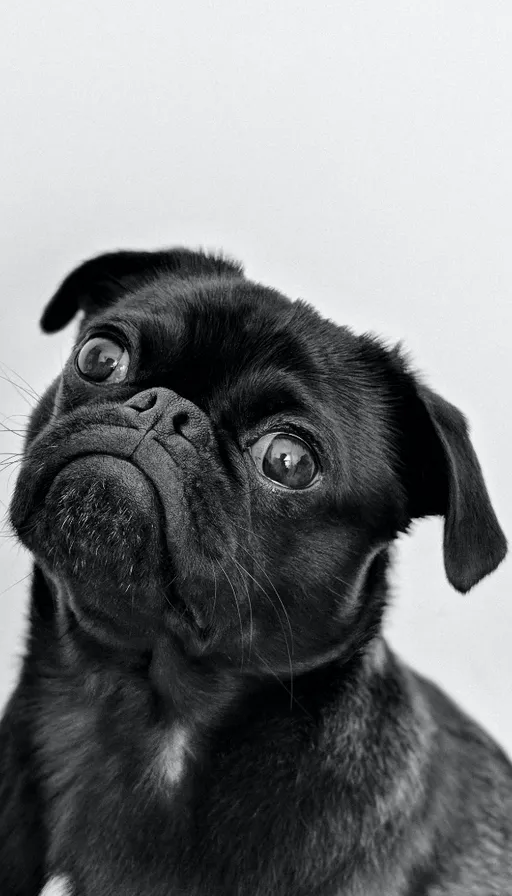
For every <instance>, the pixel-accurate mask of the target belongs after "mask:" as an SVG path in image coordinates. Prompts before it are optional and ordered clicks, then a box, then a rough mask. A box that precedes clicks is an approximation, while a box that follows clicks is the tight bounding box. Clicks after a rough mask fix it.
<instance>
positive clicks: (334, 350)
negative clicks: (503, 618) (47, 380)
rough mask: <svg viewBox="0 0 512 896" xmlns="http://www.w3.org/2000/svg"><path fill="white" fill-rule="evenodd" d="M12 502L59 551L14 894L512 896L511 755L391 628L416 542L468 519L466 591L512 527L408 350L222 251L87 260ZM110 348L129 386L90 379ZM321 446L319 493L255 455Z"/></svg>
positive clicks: (1, 867) (18, 711)
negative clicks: (400, 565) (273, 473)
mask: <svg viewBox="0 0 512 896" xmlns="http://www.w3.org/2000/svg"><path fill="white" fill-rule="evenodd" d="M78 311H82V312H83V316H82V320H81V324H80V330H79V336H78V339H77V344H76V348H75V350H74V351H73V353H72V356H71V358H70V359H69V361H68V363H67V365H66V367H65V369H64V372H63V374H62V376H61V377H59V379H58V380H56V381H55V383H54V384H53V385H52V386H51V387H50V388H49V390H48V391H47V393H46V394H45V396H44V398H43V399H42V401H41V403H40V405H39V407H38V408H37V409H36V411H35V413H34V415H33V419H32V421H31V426H30V431H29V435H28V439H27V444H26V450H25V456H24V463H23V466H22V470H21V473H20V476H19V479H18V482H17V486H16V491H15V494H14V498H13V501H12V505H11V519H12V523H13V526H14V528H15V529H16V531H17V533H18V536H19V538H20V539H21V541H22V542H23V544H24V545H25V546H26V547H27V548H28V549H29V550H30V551H31V552H32V554H33V556H34V562H35V566H34V574H33V582H32V604H31V617H30V631H29V636H28V642H27V651H26V656H25V661H24V667H23V672H22V675H21V678H20V682H19V684H18V687H17V689H16V691H15V693H14V695H13V697H12V699H11V701H10V703H9V704H8V706H7V709H6V711H5V714H4V718H3V721H2V724H1V727H0V893H1V894H2V896H37V894H38V893H39V892H40V890H41V889H42V887H43V886H44V883H45V881H46V880H47V878H49V877H51V876H52V875H57V874H59V875H65V876H66V878H67V880H68V881H69V883H70V885H71V887H72V892H73V894H74V896H121V894H122V896H169V894H172V896H242V894H243V896H313V894H314V896H362V894H364V896H382V894H385V896H386V894H389V896H413V894H414V896H427V894H432V896H434V894H435V896H440V894H446V896H458V894H479V896H491V894H498V893H499V894H505V893H507V892H509V891H511V890H512V768H511V766H510V764H509V762H508V760H507V758H506V757H505V756H504V755H503V754H502V753H501V751H500V750H499V749H498V747H497V746H496V745H495V744H494V743H493V742H492V741H491V740H490V738H488V737H487V735H485V734H484V733H483V732H482V731H481V730H480V729H479V728H478V727H477V726H476V725H475V724H474V723H473V722H471V721H470V720H469V719H468V718H466V716H464V714H463V713H462V712H461V711H460V710H459V709H458V708H457V707H456V706H455V705H454V704H453V703H451V702H450V701H449V700H448V699H447V698H446V697H445V696H444V695H443V694H442V693H441V692H440V691H438V690H437V689H436V688H434V686H433V685H431V684H430V683H429V682H427V681H425V680H423V679H421V678H420V677H419V676H417V675H415V674H414V673H413V672H412V671H410V670H409V669H407V668H406V667H405V666H404V665H403V664H401V663H400V661H399V660H398V659H397V658H396V657H395V656H394V655H393V654H392V652H391V651H390V650H389V648H388V647H387V645H386V644H385V643H384V641H383V640H382V637H381V631H380V630H381V621H382V614H383V612H384V610H385V606H386V600H387V581H386V575H387V568H388V563H389V554H390V550H391V547H392V544H393V541H394V540H395V538H396V537H397V535H398V534H399V533H402V532H406V531H407V529H408V527H409V525H410V523H411V521H412V520H413V519H415V518H418V517H422V516H426V515H429V514H440V515H443V516H444V518H445V535H444V559H445V567H446V573H447V576H448V579H449V581H450V582H451V583H452V585H453V586H454V587H455V588H456V589H458V590H459V591H462V592H465V591H467V590H468V589H470V588H471V587H473V585H475V584H476V583H477V582H478V581H479V580H480V579H481V578H482V577H483V576H485V575H487V574H488V573H489V572H491V571H492V570H493V569H495V568H496V566H497V565H498V564H499V563H500V562H501V560H502V559H503V557H504V556H505V553H506V542H505V538H504V536H503V533H502V531H501V529H500V526H499V524H498V521H497V519H496V516H495V514H494V511H493V509H492V506H491V503H490V499H489V496H488V494H487V491H486V488H485V484H484V481H483V477H482V472H481V469H480V466H479V464H478V460H477V458H476V456H475V454H474V451H473V448H472V446H471V443H470V440H469V436H468V431H467V426H466V423H465V420H464V418H463V417H462V415H461V414H460V412H459V411H458V410H457V409H456V408H454V407H453V406H452V405H450V404H448V403H447V402H446V401H444V400H443V399H441V398H440V397H439V396H437V395H436V394H435V393H434V392H432V391H431V390H430V389H428V388H427V387H425V386H424V385H422V384H421V383H419V382H418V380H417V378H416V377H415V375H413V373H412V372H411V371H410V369H409V367H408V365H407V363H406V362H405V360H404V358H403V357H402V355H401V353H400V352H399V351H398V350H393V351H390V350H388V349H387V348H386V347H384V346H383V345H382V344H381V343H380V342H379V341H377V340H375V339H373V338H371V337H368V336H355V335H354V334H353V333H351V332H350V331H349V330H348V329H346V328H344V327H338V326H336V325H335V324H333V323H332V322H330V321H326V320H323V319H321V318H320V316H319V315H318V314H317V313H316V312H315V311H314V310H313V309H312V308H311V307H309V306H308V305H306V304H305V303H303V302H290V301H289V300H288V299H286V298H285V297H284V296H282V295H280V294H279V293H277V292H276V291H274V290H271V289H268V288H264V287H262V286H259V285H256V284H254V283H251V282H249V281H248V280H246V279H245V277H244V274H243V270H242V268H241V267H240V266H239V265H238V264H236V263H234V262H231V261H227V260H225V259H223V258H220V257H216V256H212V255H205V254H202V253H193V252H189V251H188V250H183V249H178V250H172V251H168V252H167V251H166V252H157V253H149V252H136V253H130V252H119V253H111V254H109V255H105V256H101V257H100V258H96V259H92V260H91V261H88V262H85V263H84V264H83V265H81V266H80V267H79V268H77V270H75V271H73V272H72V273H71V274H70V275H69V276H68V277H67V278H66V280H65V281H64V282H63V284H62V285H61V287H60V288H59V290H58V291H57V293H56V295H55V296H54V298H53V299H52V301H51V302H50V304H49V305H48V307H47V309H46V311H45V313H44V315H43V319H42V326H43V329H45V330H46V331H48V332H51V331H54V330H57V329H59V328H60V327H62V326H64V325H65V324H67V323H68V322H69V321H70V320H71V318H72V317H73V316H74V315H75V313H76V312H78ZM96 334H105V335H108V336H110V337H112V338H115V339H117V340H119V341H120V343H121V344H122V345H123V346H125V347H126V348H127V349H128V350H129V353H130V366H129V368H128V375H127V377H126V379H125V380H124V381H123V382H119V383H118V384H113V385H109V384H108V383H104V384H95V383H92V382H89V381H87V380H84V379H83V377H81V376H80V375H79V371H78V370H77V366H76V358H77V353H78V352H79V351H80V349H81V348H82V346H83V345H84V344H85V343H86V342H87V340H88V339H89V338H91V336H94V335H96ZM283 431H284V432H291V433H295V434H296V435H297V436H298V437H300V438H301V439H303V440H304V441H306V442H307V443H309V445H310V446H311V448H312V450H313V452H314V453H315V455H316V457H317V458H318V461H319V464H320V470H321V475H320V478H319V479H318V480H317V481H316V482H315V483H314V484H313V485H312V486H311V487H310V488H307V489H304V490H302V491H290V490H285V489H282V488H279V487H278V486H276V485H275V484H272V483H271V482H270V481H269V480H266V479H265V478H264V477H262V476H261V475H260V473H259V472H258V471H257V470H256V467H255V465H254V462H253V460H252V459H251V456H250V451H249V448H250V446H251V444H252V443H253V442H255V441H256V440H257V439H258V438H259V437H261V436H262V435H263V434H264V433H266V432H283Z"/></svg>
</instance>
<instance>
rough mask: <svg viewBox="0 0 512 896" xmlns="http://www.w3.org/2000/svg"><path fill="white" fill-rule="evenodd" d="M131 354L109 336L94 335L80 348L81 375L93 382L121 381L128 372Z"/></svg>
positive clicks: (77, 363)
mask: <svg viewBox="0 0 512 896" xmlns="http://www.w3.org/2000/svg"><path fill="white" fill-rule="evenodd" d="M129 363H130V356H129V355H128V352H127V351H126V349H125V348H124V346H122V345H120V343H119V342H116V341H115V340H114V339H111V338H110V337H109V336H93V337H92V339H88V340H87V342H86V343H85V345H83V346H82V348H81V349H80V351H79V353H78V356H77V359H76V366H77V370H78V372H79V373H80V375H81V376H83V377H84V378H85V379H86V380H91V381H92V382H93V383H107V382H108V383H121V382H122V381H123V380H124V379H125V378H126V374H127V373H128V365H129Z"/></svg>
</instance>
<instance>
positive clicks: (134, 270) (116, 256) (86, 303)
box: [41, 249, 243, 333]
mask: <svg viewBox="0 0 512 896" xmlns="http://www.w3.org/2000/svg"><path fill="white" fill-rule="evenodd" d="M159 273H160V274H162V273H167V274H171V275H174V276H176V277H209V276H217V277H218V276H221V275H222V276H231V277H242V276H243V269H242V267H241V265H239V264H238V263H237V262H234V261H230V260H228V259H225V258H223V257H222V256H219V255H213V254H208V253H203V252H192V251H190V250H189V249H168V250H163V251H160V252H109V253H108V254H106V255H99V256H97V257H96V258H91V259H89V261H84V263H83V264H81V265H80V266H79V267H77V268H75V270H73V271H71V273H70V274H68V276H67V277H66V279H65V280H64V281H63V283H61V285H60V286H59V288H58V290H57V292H56V293H55V295H54V296H53V298H52V299H51V300H50V302H49V304H48V305H47V306H46V308H45V310H44V313H43V316H42V318H41V327H42V329H43V330H44V331H45V333H55V332H56V331H57V330H61V329H62V328H63V327H65V326H66V324H68V323H69V322H70V320H72V318H73V317H74V316H75V314H76V313H77V312H78V311H84V312H85V314H86V316H90V315H92V314H95V313H96V312H98V311H102V310H103V309H104V308H107V307H108V306H109V305H111V304H112V303H113V302H115V301H116V300H117V299H119V298H120V297H121V296H122V295H123V294H124V293H126V292H128V291H129V290H130V289H134V288H136V287H137V286H140V285H141V284H143V283H147V282H148V281H151V279H153V278H154V277H156V276H157V275H158V274H159Z"/></svg>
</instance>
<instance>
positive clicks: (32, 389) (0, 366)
mask: <svg viewBox="0 0 512 896" xmlns="http://www.w3.org/2000/svg"><path fill="white" fill-rule="evenodd" d="M4 368H5V369H7V370H9V371H10V372H11V373H12V374H13V375H14V376H17V377H18V379H19V380H21V382H22V383H25V386H27V388H28V389H29V390H30V392H31V393H32V395H33V396H34V398H35V399H36V401H40V399H41V395H39V393H38V392H36V390H35V389H34V387H33V386H31V385H30V383H29V382H28V381H27V380H26V379H25V378H24V377H22V376H21V374H20V373H17V371H16V370H13V369H12V367H9V365H8V364H5V363H2V364H0V369H1V370H3V369H4Z"/></svg>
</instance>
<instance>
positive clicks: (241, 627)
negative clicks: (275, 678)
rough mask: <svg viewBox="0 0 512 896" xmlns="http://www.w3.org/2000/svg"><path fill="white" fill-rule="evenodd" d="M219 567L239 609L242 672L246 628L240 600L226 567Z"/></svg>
mask: <svg viewBox="0 0 512 896" xmlns="http://www.w3.org/2000/svg"><path fill="white" fill-rule="evenodd" d="M219 566H220V568H221V570H222V572H223V573H224V575H225V576H226V579H227V580H228V582H229V584H230V585H231V590H232V592H233V597H234V599H235V605H236V609H237V612H238V618H239V620H240V641H241V646H242V657H241V661H240V670H242V669H243V666H244V628H243V625H242V614H241V612H240V605H239V603H238V598H237V596H236V592H235V589H234V587H233V582H232V581H231V579H230V578H229V576H228V574H227V572H226V570H225V569H224V567H223V566H222V564H221V563H219Z"/></svg>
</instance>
